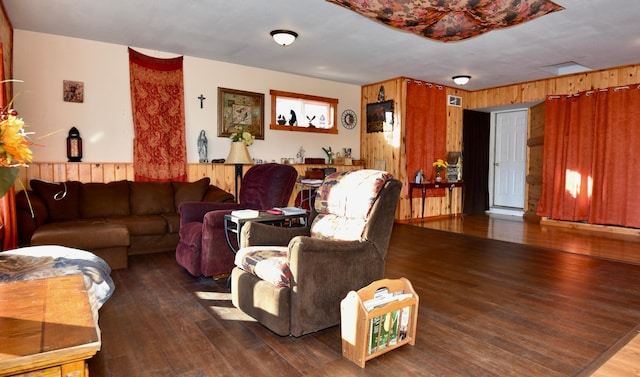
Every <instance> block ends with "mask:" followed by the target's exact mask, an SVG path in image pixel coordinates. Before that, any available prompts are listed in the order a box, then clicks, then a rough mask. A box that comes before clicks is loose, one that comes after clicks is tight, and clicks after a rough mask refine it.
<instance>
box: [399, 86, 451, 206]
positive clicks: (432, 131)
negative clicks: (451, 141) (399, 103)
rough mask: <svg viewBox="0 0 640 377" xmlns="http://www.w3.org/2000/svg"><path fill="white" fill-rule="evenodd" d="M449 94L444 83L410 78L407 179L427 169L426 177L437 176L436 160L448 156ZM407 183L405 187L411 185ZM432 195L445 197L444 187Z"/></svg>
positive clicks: (407, 122) (407, 101) (430, 191)
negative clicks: (434, 164) (436, 83)
mask: <svg viewBox="0 0 640 377" xmlns="http://www.w3.org/2000/svg"><path fill="white" fill-rule="evenodd" d="M446 101H447V95H446V90H445V88H444V87H443V86H441V85H435V84H431V83H427V82H422V81H418V80H411V79H410V80H407V100H406V103H407V113H406V137H405V138H406V141H405V143H406V150H407V152H406V153H407V179H408V180H409V181H413V180H414V176H415V173H416V172H417V171H418V170H420V169H422V170H424V174H425V178H426V179H427V180H433V179H434V178H435V168H434V167H433V162H434V161H436V160H437V159H439V158H441V159H443V160H446V159H447V108H446ZM408 186H409V185H408V184H407V182H405V188H408ZM427 194H428V195H429V196H444V195H445V192H444V190H443V189H438V190H428V192H427Z"/></svg>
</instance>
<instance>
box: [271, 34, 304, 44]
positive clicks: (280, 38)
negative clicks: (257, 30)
mask: <svg viewBox="0 0 640 377" xmlns="http://www.w3.org/2000/svg"><path fill="white" fill-rule="evenodd" d="M269 34H271V37H273V40H274V41H276V43H277V44H279V45H280V46H289V45H290V44H292V43H293V42H294V41H295V40H296V38H298V33H296V32H295V31H291V30H273V31H272V32H271V33H269Z"/></svg>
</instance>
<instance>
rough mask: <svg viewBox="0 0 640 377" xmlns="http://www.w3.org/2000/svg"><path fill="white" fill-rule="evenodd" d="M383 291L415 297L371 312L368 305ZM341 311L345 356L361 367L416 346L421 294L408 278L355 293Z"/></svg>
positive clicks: (344, 301) (383, 281)
mask: <svg viewBox="0 0 640 377" xmlns="http://www.w3.org/2000/svg"><path fill="white" fill-rule="evenodd" d="M382 288H386V289H387V291H388V292H389V293H399V292H401V293H403V294H405V295H406V294H410V296H411V297H408V298H403V299H391V300H390V301H389V302H387V303H384V304H382V305H379V306H375V307H374V308H372V309H371V310H367V308H366V307H365V302H367V301H368V300H372V299H373V298H374V296H375V295H376V292H377V291H379V290H380V289H382ZM399 297H400V296H399ZM340 310H341V334H342V355H343V356H344V357H346V358H347V359H349V360H351V361H353V362H354V363H355V364H357V365H358V366H360V367H361V368H364V367H365V363H366V362H367V360H371V359H373V358H374V357H377V356H380V355H382V354H384V353H386V352H389V351H391V350H394V349H396V348H398V347H400V346H403V345H405V344H407V343H408V344H411V345H415V342H416V326H417V322H418V295H417V294H416V292H415V291H414V290H413V286H412V285H411V282H409V280H407V279H406V278H400V279H382V280H378V281H375V282H373V283H371V284H369V285H368V286H366V287H364V288H362V289H360V290H358V291H357V292H355V291H351V292H349V293H348V294H347V296H346V297H345V298H344V299H343V300H342V302H341V303H340ZM403 326H404V328H403ZM385 327H386V329H385ZM376 329H377V331H376ZM394 331H395V337H394Z"/></svg>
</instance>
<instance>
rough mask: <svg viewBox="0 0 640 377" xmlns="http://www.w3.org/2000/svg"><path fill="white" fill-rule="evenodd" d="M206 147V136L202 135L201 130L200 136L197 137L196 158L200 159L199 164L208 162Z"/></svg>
mask: <svg viewBox="0 0 640 377" xmlns="http://www.w3.org/2000/svg"><path fill="white" fill-rule="evenodd" d="M208 145H209V142H208V141H207V136H206V135H205V134H204V130H202V131H200V136H198V157H199V158H200V160H199V161H200V162H209V161H208V159H207V148H208Z"/></svg>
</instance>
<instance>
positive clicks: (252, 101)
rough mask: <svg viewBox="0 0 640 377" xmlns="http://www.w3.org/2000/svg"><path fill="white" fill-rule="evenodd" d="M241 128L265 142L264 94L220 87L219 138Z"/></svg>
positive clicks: (228, 135)
mask: <svg viewBox="0 0 640 377" xmlns="http://www.w3.org/2000/svg"><path fill="white" fill-rule="evenodd" d="M240 128H242V129H244V130H245V131H249V132H251V134H252V135H253V136H255V138H256V139H259V140H264V94H263V93H253V92H245V91H242V90H235V89H227V88H220V87H218V136H219V137H230V136H231V134H232V133H234V132H236V131H238V129H240Z"/></svg>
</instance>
